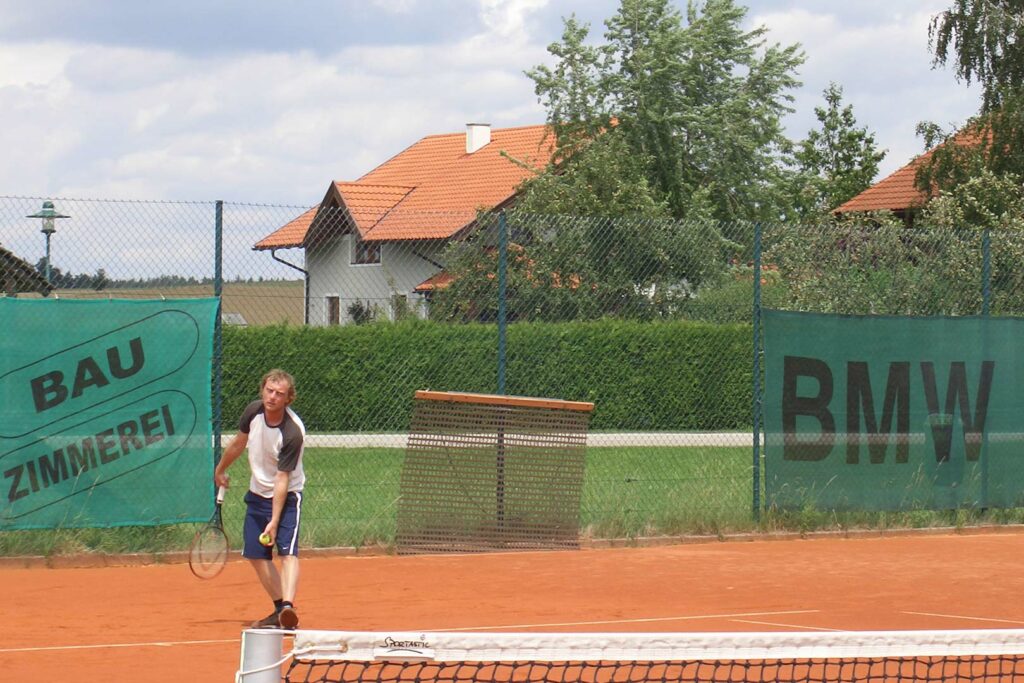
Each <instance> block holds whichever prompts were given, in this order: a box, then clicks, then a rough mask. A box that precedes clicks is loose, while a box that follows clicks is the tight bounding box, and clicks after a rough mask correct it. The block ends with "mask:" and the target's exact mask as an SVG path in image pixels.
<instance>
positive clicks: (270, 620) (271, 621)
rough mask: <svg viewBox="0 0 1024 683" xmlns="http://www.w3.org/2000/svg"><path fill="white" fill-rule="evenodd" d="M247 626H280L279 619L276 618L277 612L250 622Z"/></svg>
mask: <svg viewBox="0 0 1024 683" xmlns="http://www.w3.org/2000/svg"><path fill="white" fill-rule="evenodd" d="M249 628H281V620H280V619H278V618H277V612H274V613H272V614H269V615H267V616H265V617H263V618H262V619H258V620H257V621H254V622H252V625H251V626H250V627H249Z"/></svg>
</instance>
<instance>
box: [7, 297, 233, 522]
mask: <svg viewBox="0 0 1024 683" xmlns="http://www.w3.org/2000/svg"><path fill="white" fill-rule="evenodd" d="M216 312H217V300H216V299H182V300H173V301H151V300H146V301H126V300H118V301H81V300H78V301H76V300H67V299H60V300H38V299H36V300H30V299H13V298H0V320H3V327H4V332H3V337H2V338H0V339H2V341H0V473H2V475H3V488H2V490H3V493H4V500H3V506H2V508H0V529H40V528H68V527H110V526H124V525H134V524H141V525H154V524H168V523H174V522H190V521H200V520H204V519H206V517H207V516H208V515H209V511H210V510H211V509H212V507H213V501H212V495H213V490H212V484H211V481H212V477H213V455H212V433H211V415H212V411H211V391H210V372H211V359H212V349H213V341H212V340H213V329H214V321H215V316H216Z"/></svg>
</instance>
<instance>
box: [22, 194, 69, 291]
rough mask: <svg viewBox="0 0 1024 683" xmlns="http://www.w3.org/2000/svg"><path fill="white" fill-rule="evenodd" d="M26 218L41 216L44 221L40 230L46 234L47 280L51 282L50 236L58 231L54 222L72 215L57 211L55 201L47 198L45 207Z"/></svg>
mask: <svg viewBox="0 0 1024 683" xmlns="http://www.w3.org/2000/svg"><path fill="white" fill-rule="evenodd" d="M26 218H39V219H41V220H42V221H43V227H42V229H41V230H40V231H39V232H41V233H43V234H44V235H46V281H47V282H50V237H51V236H52V235H53V233H55V232H57V228H55V227H54V225H53V224H54V222H55V221H56V220H57V219H58V218H71V216H65V215H64V214H62V213H57V210H56V209H54V208H53V202H51V201H49V200H47V201H45V202H43V208H42V209H40V210H39V212H38V213H34V214H32V215H31V216H26Z"/></svg>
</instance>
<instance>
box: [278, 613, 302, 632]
mask: <svg viewBox="0 0 1024 683" xmlns="http://www.w3.org/2000/svg"><path fill="white" fill-rule="evenodd" d="M277 623H278V624H279V625H280V626H281V628H283V629H287V630H289V631H294V630H295V629H297V628H298V627H299V615H298V613H297V612H296V611H295V608H294V607H285V608H283V609H282V610H281V611H280V612H278V613H277Z"/></svg>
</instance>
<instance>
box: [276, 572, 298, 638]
mask: <svg viewBox="0 0 1024 683" xmlns="http://www.w3.org/2000/svg"><path fill="white" fill-rule="evenodd" d="M298 585H299V558H298V557H297V556H295V555H285V556H283V557H282V558H281V590H282V595H284V609H282V610H281V613H280V614H279V615H278V617H279V619H280V622H281V627H282V628H286V629H294V628H297V627H298V625H299V615H298V613H296V611H295V606H294V605H293V604H292V603H293V602H294V600H295V590H296V588H298Z"/></svg>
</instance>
